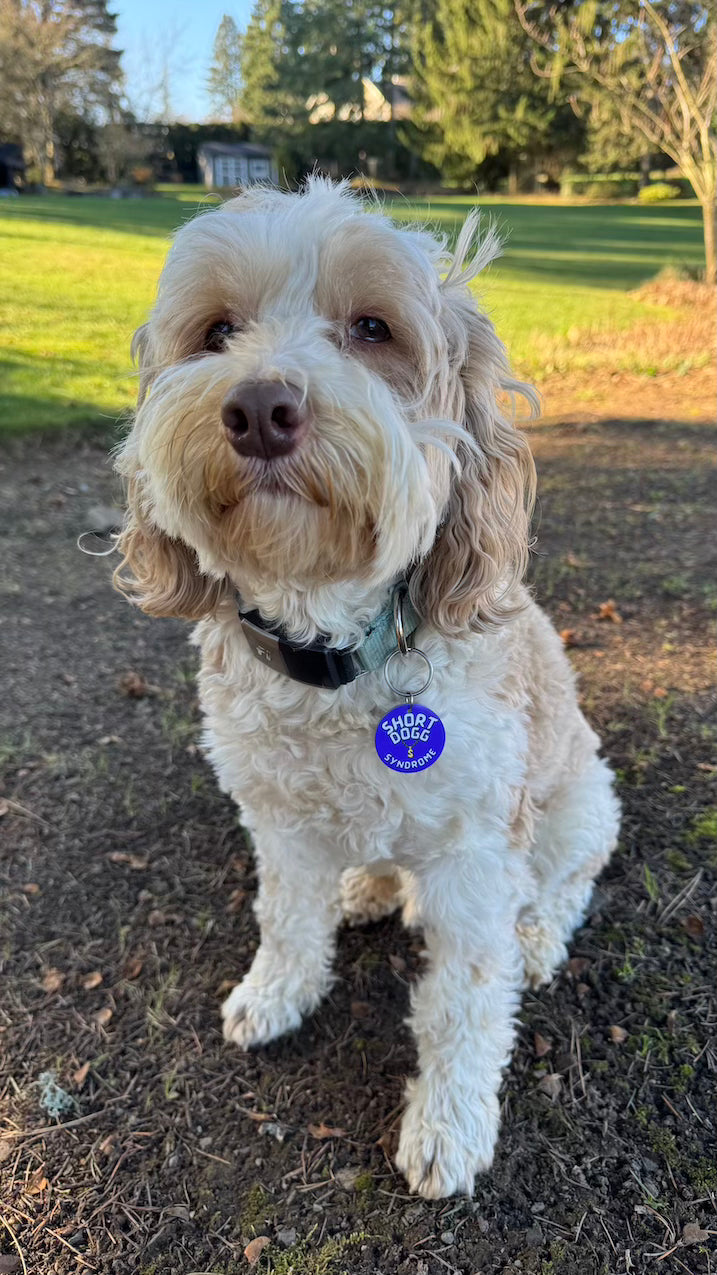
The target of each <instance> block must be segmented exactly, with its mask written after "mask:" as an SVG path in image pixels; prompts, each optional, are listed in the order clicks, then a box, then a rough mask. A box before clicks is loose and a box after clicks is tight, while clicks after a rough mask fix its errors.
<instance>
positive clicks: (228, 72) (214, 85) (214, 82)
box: [207, 13, 242, 120]
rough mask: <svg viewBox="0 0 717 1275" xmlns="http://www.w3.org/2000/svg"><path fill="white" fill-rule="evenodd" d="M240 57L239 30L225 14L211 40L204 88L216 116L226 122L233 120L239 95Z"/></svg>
mask: <svg viewBox="0 0 717 1275" xmlns="http://www.w3.org/2000/svg"><path fill="white" fill-rule="evenodd" d="M241 57H242V39H241V35H240V34H239V28H238V27H237V24H236V22H235V21H234V19H233V18H230V17H229V14H228V13H225V14H224V17H223V18H222V20H221V22H220V23H219V29H218V31H217V34H216V38H215V40H214V50H213V53H212V58H213V61H212V65H211V67H210V68H209V75H208V76H207V88H208V90H209V96H210V98H211V99H212V103H213V104H214V106H215V107H216V109H217V111H218V112H219V114H220V115H221V116H223V117H224V118H226V119H229V120H235V119H236V118H237V115H236V112H237V101H238V99H239V93H240V91H241Z"/></svg>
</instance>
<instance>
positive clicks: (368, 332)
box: [351, 314, 391, 345]
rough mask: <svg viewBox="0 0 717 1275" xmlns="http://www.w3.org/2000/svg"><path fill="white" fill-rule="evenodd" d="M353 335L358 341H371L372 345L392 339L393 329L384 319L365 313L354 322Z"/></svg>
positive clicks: (352, 326)
mask: <svg viewBox="0 0 717 1275" xmlns="http://www.w3.org/2000/svg"><path fill="white" fill-rule="evenodd" d="M351 336H353V337H356V339H357V340H358V341H369V342H370V343H371V345H381V344H382V342H383V341H390V340H391V329H390V328H389V326H388V324H387V323H384V321H383V319H375V318H373V317H372V316H371V315H369V314H364V315H362V316H361V318H360V319H357V320H356V322H355V323H352V325H351Z"/></svg>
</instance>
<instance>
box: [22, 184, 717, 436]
mask: <svg viewBox="0 0 717 1275" xmlns="http://www.w3.org/2000/svg"><path fill="white" fill-rule="evenodd" d="M215 202H216V200H215V198H214V197H212V196H207V195H201V194H200V193H198V192H197V191H196V189H194V190H192V189H189V190H182V189H179V190H177V191H174V190H172V191H171V192H166V193H163V194H159V195H157V196H154V197H151V198H147V199H142V200H110V199H107V198H102V197H100V196H89V195H86V196H82V197H70V196H61V195H44V196H41V197H27V198H20V199H7V200H1V201H0V333H1V336H0V346H1V350H2V352H1V353H0V368H1V372H2V376H1V379H0V429H2V430H4V431H6V432H16V431H21V430H29V429H37V428H50V427H57V426H64V425H73V424H83V423H92V422H98V423H101V422H102V421H105V422H107V423H111V422H114V421H116V420H117V418H118V416H119V415H121V413H122V412H123V411H124V409H126V408H127V407H129V406H130V405H131V403H132V400H133V396H134V377H133V372H132V368H131V366H130V361H129V339H130V335H131V333H132V331H133V329H134V328H135V327H136V326H137V325H138V324H139V323H141V322H142V320H143V318H144V317H145V315H146V313H147V310H148V308H149V306H150V304H151V301H152V297H153V293H154V289H155V285H156V280H157V275H158V273H159V270H160V267H161V264H162V259H163V257H164V254H165V252H166V248H167V239H168V236H169V235H170V234H171V232H172V231H173V230H174V229H175V228H176V227H177V226H179V225H181V224H182V222H184V221H186V220H187V219H188V218H189V217H192V216H194V215H195V213H196V212H197V211H199V210H201V209H202V208H203V207H209V206H212V205H213V204H214V203H215ZM474 203H475V200H473V199H472V198H469V197H457V198H450V199H449V198H438V199H435V200H433V201H432V202H431V203H430V205H429V203H428V202H427V201H425V200H403V199H402V200H397V201H396V202H394V203H393V204H392V206H391V208H392V211H393V214H394V215H395V216H397V217H398V218H400V219H401V220H405V221H407V222H412V221H421V222H424V223H427V224H430V225H431V226H433V227H435V228H438V229H439V230H441V231H442V232H443V233H445V234H446V235H447V236H448V237H449V238H450V239H454V238H455V236H456V234H457V232H458V229H459V228H460V224H461V222H462V219H463V217H464V216H465V214H466V213H467V211H468V209H469V208H470V207H471V206H472V205H473V204H474ZM481 205H482V206H483V207H485V209H486V213H487V214H488V215H490V216H491V217H493V218H494V219H495V220H496V221H497V223H498V225H499V226H500V227H501V229H502V231H503V234H504V236H505V253H504V256H503V258H502V259H501V261H500V262H499V263H498V264H497V265H495V266H493V267H492V268H491V270H490V271H489V272H488V274H487V275H486V276H485V277H484V278H481V280H480V281H479V283H478V284H477V285H476V291H477V292H478V294H479V295H481V296H482V298H483V301H484V304H485V305H486V306H487V308H488V309H489V311H490V313H491V314H492V316H493V318H494V320H495V322H496V324H497V326H498V330H499V332H500V334H501V336H502V337H503V340H504V341H505V343H506V345H507V346H508V349H509V351H510V353H511V357H512V358H513V360H514V362H515V363H516V365H517V367H518V368H519V370H520V371H521V372H522V373H523V374H525V375H526V376H530V377H539V376H540V374H541V371H543V370H545V369H546V365H549V364H550V361H551V360H552V359H553V358H554V356H555V350H556V349H562V348H563V347H565V349H566V350H568V351H569V350H570V349H571V348H574V347H575V345H576V340H577V343H579V339H578V338H579V333H580V332H582V331H583V330H585V329H591V330H596V329H597V330H604V329H610V330H613V329H614V330H615V331H616V332H619V331H620V330H624V329H626V328H629V327H630V326H631V325H633V324H637V323H644V322H645V321H646V320H648V321H650V320H653V319H654V321H655V322H667V321H669V319H670V317H671V316H670V312H669V311H665V310H664V309H659V310H658V309H657V307H650V306H646V305H645V304H643V303H642V302H640V301H638V300H636V299H635V298H634V297H631V296H630V295H629V291H630V290H631V289H633V288H635V287H637V286H638V285H639V284H640V283H642V282H644V281H645V280H646V279H649V278H651V277H652V276H653V275H655V274H656V273H657V272H658V271H659V270H660V269H662V268H663V267H664V266H665V265H668V264H670V263H674V262H680V263H687V264H689V265H692V266H699V265H700V263H701V261H702V229H701V218H700V210H699V208H698V207H697V205H696V204H694V205H693V204H691V203H687V202H681V203H674V204H668V205H663V206H661V207H656V208H641V207H637V206H631V205H614V206H608V205H599V206H597V205H582V206H578V205H572V206H564V205H554V204H544V203H540V204H526V203H517V202H516V203H511V202H510V201H505V200H503V201H500V200H495V199H482V200H481ZM576 334H577V338H576ZM638 370H639V369H638Z"/></svg>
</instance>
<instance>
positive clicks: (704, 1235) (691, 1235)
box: [682, 1222, 710, 1244]
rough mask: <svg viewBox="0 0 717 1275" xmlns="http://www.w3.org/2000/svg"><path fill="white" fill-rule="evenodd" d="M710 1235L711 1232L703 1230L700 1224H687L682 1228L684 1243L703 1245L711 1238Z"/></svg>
mask: <svg viewBox="0 0 717 1275" xmlns="http://www.w3.org/2000/svg"><path fill="white" fill-rule="evenodd" d="M709 1235H710V1232H709V1231H705V1230H703V1228H702V1227H701V1226H700V1224H699V1222H685V1225H684V1226H683V1228H682V1243H683V1244H702V1243H703V1241H704V1240H706V1239H708V1238H709Z"/></svg>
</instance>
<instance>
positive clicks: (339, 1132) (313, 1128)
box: [306, 1121, 347, 1140]
mask: <svg viewBox="0 0 717 1275" xmlns="http://www.w3.org/2000/svg"><path fill="white" fill-rule="evenodd" d="M306 1127H307V1129H308V1130H309V1133H310V1134H311V1136H312V1138H318V1139H319V1140H321V1139H322V1138H345V1137H346V1135H347V1131H346V1129H334V1128H332V1126H331V1125H328V1124H324V1123H323V1121H322V1122H321V1124H310V1125H307V1126H306Z"/></svg>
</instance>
